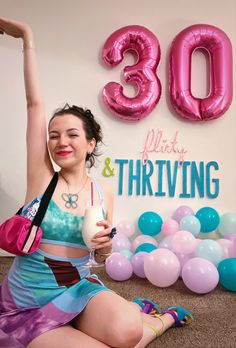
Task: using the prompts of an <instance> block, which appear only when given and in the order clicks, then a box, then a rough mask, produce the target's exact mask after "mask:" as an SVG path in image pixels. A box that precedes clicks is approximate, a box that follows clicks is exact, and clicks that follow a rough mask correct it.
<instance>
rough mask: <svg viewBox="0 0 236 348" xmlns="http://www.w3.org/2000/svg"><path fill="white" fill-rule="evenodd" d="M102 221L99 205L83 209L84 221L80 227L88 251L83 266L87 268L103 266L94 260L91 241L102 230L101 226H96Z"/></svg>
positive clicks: (101, 209) (100, 206) (102, 214)
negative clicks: (86, 261) (88, 255)
mask: <svg viewBox="0 0 236 348" xmlns="http://www.w3.org/2000/svg"><path fill="white" fill-rule="evenodd" d="M101 220H104V213H103V208H102V205H101V204H97V205H91V206H89V207H87V208H86V209H85V213H84V221H83V226H82V236H83V240H84V243H85V244H86V245H87V247H88V248H89V249H90V257H89V261H88V263H87V264H86V265H85V266H88V267H101V266H104V264H103V263H98V262H96V260H95V258H94V253H95V250H93V249H92V247H93V246H94V245H95V243H93V242H92V241H91V239H92V238H93V237H94V236H95V234H96V233H97V232H99V231H101V230H102V229H103V227H102V226H98V225H97V222H98V221H101Z"/></svg>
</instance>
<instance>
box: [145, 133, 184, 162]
mask: <svg viewBox="0 0 236 348" xmlns="http://www.w3.org/2000/svg"><path fill="white" fill-rule="evenodd" d="M177 138H178V131H176V132H175V134H174V136H173V139H172V140H168V139H167V138H165V137H164V132H163V130H162V129H160V130H157V132H156V131H155V130H154V129H151V130H149V131H148V133H147V136H146V140H145V145H144V149H143V151H141V153H142V165H146V164H147V162H148V159H149V157H148V155H149V153H151V152H156V153H177V154H178V155H179V158H178V162H179V164H181V163H183V162H184V156H185V154H186V153H187V152H188V150H187V149H185V148H184V147H182V146H181V145H179V144H178V140H177Z"/></svg>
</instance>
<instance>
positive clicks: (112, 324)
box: [74, 292, 174, 348]
mask: <svg viewBox="0 0 236 348" xmlns="http://www.w3.org/2000/svg"><path fill="white" fill-rule="evenodd" d="M173 323H174V319H173V317H172V316H171V315H170V314H164V315H163V316H162V320H160V319H159V318H154V317H152V316H151V315H149V314H145V313H142V312H141V311H140V307H139V305H138V304H136V303H133V302H128V301H126V300H125V299H123V298H122V297H120V296H118V295H116V294H114V293H111V292H102V293H100V294H98V295H96V296H94V297H93V298H92V299H91V300H90V301H89V303H88V304H87V306H86V308H85V310H84V311H83V313H81V314H80V315H79V316H78V317H77V318H76V320H75V321H74V325H75V327H76V328H78V329H79V330H81V331H83V332H84V333H86V334H87V335H89V336H92V337H93V338H95V339H98V340H99V341H102V342H104V343H105V344H107V345H109V346H112V347H116V348H131V347H132V348H134V347H135V348H143V347H146V346H147V345H148V344H149V343H150V342H151V341H153V340H154V339H155V338H156V337H157V336H159V335H161V334H162V333H163V332H165V331H166V330H167V329H168V328H170V327H171V326H172V325H173ZM151 327H153V328H154V329H152V328H151ZM154 330H155V331H156V332H155V331H154Z"/></svg>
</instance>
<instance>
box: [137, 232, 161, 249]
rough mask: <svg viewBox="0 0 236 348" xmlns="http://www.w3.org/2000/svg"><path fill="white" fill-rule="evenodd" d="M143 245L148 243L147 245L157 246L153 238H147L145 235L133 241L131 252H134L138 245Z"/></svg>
mask: <svg viewBox="0 0 236 348" xmlns="http://www.w3.org/2000/svg"><path fill="white" fill-rule="evenodd" d="M144 243H149V244H153V245H155V246H157V241H156V239H155V238H153V237H151V236H147V235H145V234H142V235H140V236H138V237H136V238H135V239H134V240H133V242H132V245H131V251H132V252H134V251H135V250H136V249H137V247H138V246H139V245H141V244H144Z"/></svg>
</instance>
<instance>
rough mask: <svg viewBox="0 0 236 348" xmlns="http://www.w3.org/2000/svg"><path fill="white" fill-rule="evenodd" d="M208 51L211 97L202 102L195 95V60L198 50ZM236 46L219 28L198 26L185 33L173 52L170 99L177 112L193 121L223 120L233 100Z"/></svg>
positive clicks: (188, 29) (178, 37)
mask: <svg viewBox="0 0 236 348" xmlns="http://www.w3.org/2000/svg"><path fill="white" fill-rule="evenodd" d="M198 48H204V49H205V50H206V51H207V52H208V54H209V58H210V81H211V88H210V93H209V95H208V96H207V97H206V98H204V99H200V98H197V97H194V96H193V95H192V92H191V58H192V54H193V52H194V50H196V49H198ZM232 67H233V63H232V45H231V42H230V39H229V38H228V36H227V35H226V34H225V33H224V32H223V31H222V30H221V29H219V28H217V27H214V26H212V25H208V24H195V25H192V26H190V27H188V28H185V29H184V30H182V31H181V32H180V33H179V34H178V35H177V36H176V37H175V39H174V41H173V43H172V47H171V52H170V97H171V102H172V105H173V107H174V109H175V111H176V112H177V113H178V114H179V115H180V116H181V117H183V118H187V119H188V120H190V121H202V120H204V121H207V120H212V119H215V118H218V117H220V116H221V115H223V114H224V113H225V112H226V110H227V109H228V108H229V106H230V104H231V102H232V98H233V68H232Z"/></svg>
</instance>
